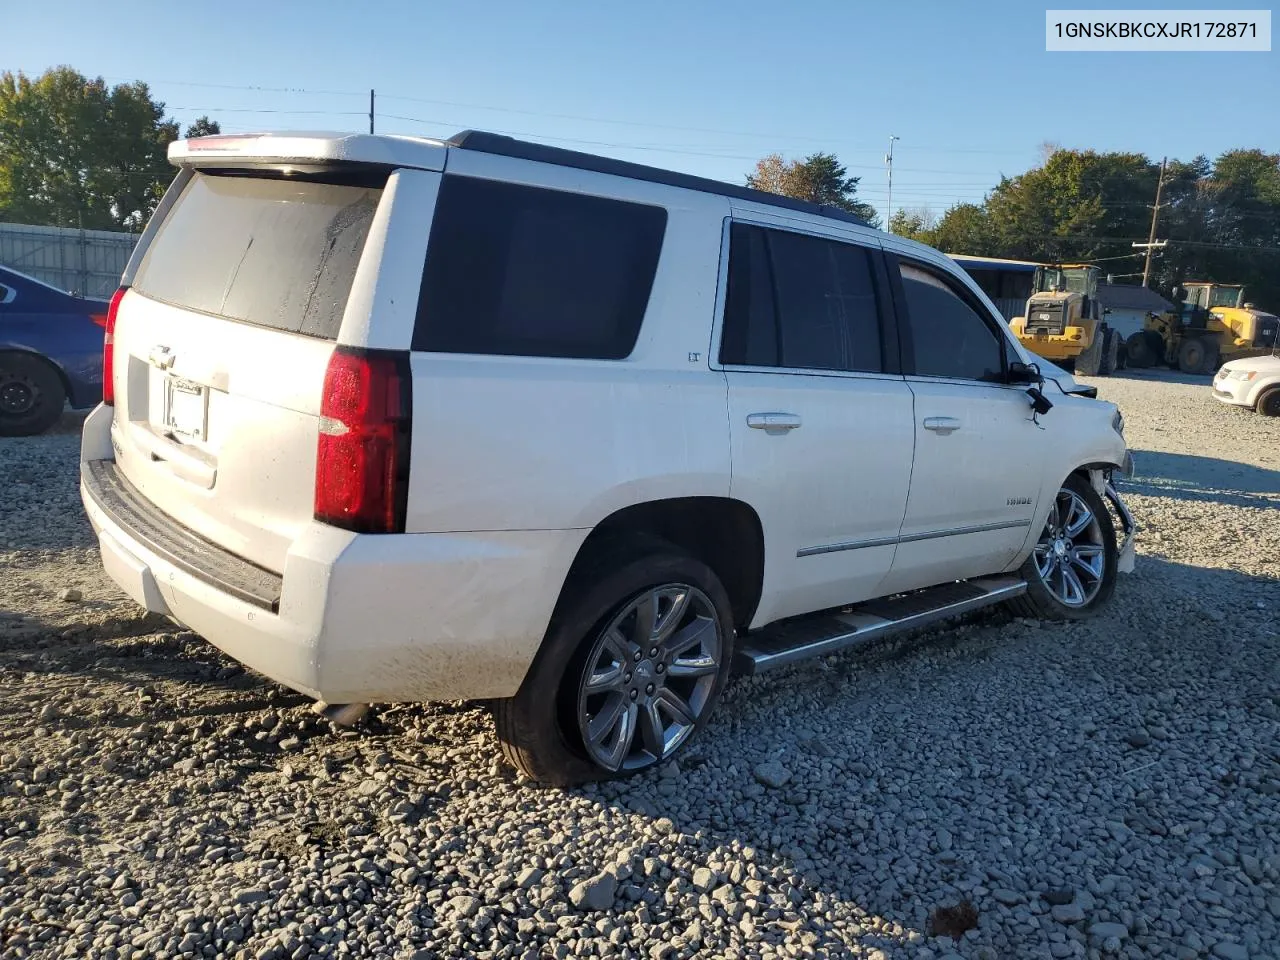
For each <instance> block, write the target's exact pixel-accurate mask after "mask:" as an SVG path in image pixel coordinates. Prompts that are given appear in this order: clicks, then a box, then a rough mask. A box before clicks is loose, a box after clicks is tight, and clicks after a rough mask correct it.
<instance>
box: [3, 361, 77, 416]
mask: <svg viewBox="0 0 1280 960" xmlns="http://www.w3.org/2000/svg"><path fill="white" fill-rule="evenodd" d="M66 402H67V392H66V389H65V388H64V387H63V386H62V378H61V377H59V376H58V371H56V370H55V369H54V368H53V367H52V366H50V365H49V364H48V363H47V362H46V361H45V360H43V359H41V358H40V357H38V356H34V355H32V354H26V353H5V354H0V437H34V436H35V435H36V434H39V433H44V432H45V431H46V430H48V429H49V428H50V427H51V426H53V425H54V424H55V423H57V422H58V418H59V417H61V416H62V408H63V406H64V405H65V404H66Z"/></svg>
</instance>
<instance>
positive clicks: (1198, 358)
mask: <svg viewBox="0 0 1280 960" xmlns="http://www.w3.org/2000/svg"><path fill="white" fill-rule="evenodd" d="M1208 354H1209V350H1208V347H1207V346H1206V344H1205V342H1204V341H1203V340H1201V339H1200V338H1199V337H1188V338H1187V339H1186V340H1183V341H1182V346H1180V347H1178V369H1179V370H1181V371H1182V372H1183V373H1203V372H1204V364H1205V360H1206V358H1207V357H1208Z"/></svg>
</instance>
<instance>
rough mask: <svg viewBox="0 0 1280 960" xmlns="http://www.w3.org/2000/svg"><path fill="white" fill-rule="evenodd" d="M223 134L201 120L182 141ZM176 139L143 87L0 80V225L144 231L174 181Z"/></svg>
mask: <svg viewBox="0 0 1280 960" xmlns="http://www.w3.org/2000/svg"><path fill="white" fill-rule="evenodd" d="M219 132H221V130H220V128H219V126H218V124H217V123H216V122H215V121H212V120H210V119H209V118H208V117H201V118H200V119H199V120H197V121H195V122H194V123H192V124H191V125H190V126H188V127H187V129H186V130H185V131H184V132H183V133H182V135H183V136H186V137H196V136H204V135H207V134H211V133H219ZM178 136H179V124H178V122H177V121H176V120H170V119H166V118H165V115H164V104H163V103H160V102H158V101H157V100H155V99H154V98H153V97H152V96H151V92H150V90H149V89H148V88H147V85H146V84H145V83H121V84H117V85H116V86H114V87H108V86H107V84H106V82H105V81H103V79H102V78H101V77H98V78H96V79H90V78H88V77H85V76H84V75H82V74H80V73H78V72H77V71H75V70H73V69H71V68H70V67H56V68H54V69H51V70H46V71H45V72H44V73H43V74H41V75H40V76H39V77H36V78H35V79H32V78H30V77H27V76H26V75H24V74H22V73H11V72H9V71H5V72H4V73H0V221H8V222H13V223H30V224H35V225H38V226H51V227H83V228H85V229H87V230H138V229H141V227H142V226H143V225H144V224H145V223H146V221H147V218H148V217H149V216H150V215H151V211H152V210H154V209H155V206H156V204H157V203H159V202H160V197H161V196H163V195H164V191H165V188H166V187H167V186H168V185H169V182H170V181H171V180H172V179H173V175H174V170H173V167H171V166H170V165H169V162H168V160H167V159H166V151H167V150H168V147H169V144H170V143H172V142H173V141H174V140H176V139H178Z"/></svg>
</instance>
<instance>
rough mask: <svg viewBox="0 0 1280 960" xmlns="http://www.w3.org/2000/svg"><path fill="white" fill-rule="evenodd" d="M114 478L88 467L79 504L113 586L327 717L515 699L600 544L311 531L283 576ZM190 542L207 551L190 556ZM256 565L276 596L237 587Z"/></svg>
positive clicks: (544, 536)
mask: <svg viewBox="0 0 1280 960" xmlns="http://www.w3.org/2000/svg"><path fill="white" fill-rule="evenodd" d="M104 414H105V417H104V416H103V415H104ZM110 416H111V411H110V409H108V408H101V407H100V408H99V409H98V410H96V411H95V412H94V413H93V414H92V415H90V417H89V419H88V420H87V421H86V424H85V433H86V437H85V450H86V451H90V452H91V451H93V450H95V449H101V444H100V439H99V440H94V439H93V438H91V437H90V432H91V431H98V430H109V427H110ZM106 462H107V463H110V462H109V461H106ZM111 468H114V464H113V463H111V464H110V468H109V467H107V466H104V465H103V463H101V462H98V463H96V465H95V461H93V460H86V461H84V462H82V465H81V476H82V479H81V495H82V499H83V500H84V506H85V511H86V512H87V513H88V516H89V520H90V522H91V523H92V525H93V528H94V530H95V531H96V532H97V534H98V540H99V545H100V548H101V552H102V560H103V566H104V567H105V569H106V571H107V573H108V574H109V575H110V576H111V577H112V579H114V580H115V581H116V583H118V584H119V585H120V586H121V588H122V589H124V591H125V592H126V593H128V594H129V595H130V596H131V597H132V598H133V599H134V600H136V601H137V602H138V603H140V604H142V605H143V606H145V607H146V608H147V609H149V610H152V611H155V612H157V613H161V614H164V615H166V616H169V617H172V618H173V619H174V620H176V621H178V622H179V623H181V624H183V625H184V626H186V627H188V628H189V629H191V630H192V631H194V632H195V633H198V634H199V635H201V636H202V637H204V638H205V639H207V640H208V641H209V642H211V643H213V644H214V645H215V646H217V647H218V648H219V649H221V650H223V651H224V652H225V653H227V654H229V655H230V656H232V657H234V658H235V659H236V660H239V661H240V662H241V663H243V664H244V665H245V666H247V667H250V668H252V669H253V670H256V671H257V672H259V673H262V674H265V675H266V676H267V677H270V678H271V679H272V680H275V681H277V682H278V683H281V684H284V685H285V686H287V687H290V688H292V689H294V690H298V691H300V692H302V693H305V694H307V695H308V696H311V697H315V698H317V699H320V700H325V701H327V702H329V703H352V702H381V703H388V702H399V701H420V700H470V699H488V698H495V697H507V696H511V695H513V694H514V693H515V692H516V690H517V689H518V688H519V686H520V683H521V682H522V681H523V679H524V675H525V673H526V672H527V670H528V667H529V664H530V663H531V662H532V661H533V657H534V655H535V654H536V652H537V649H538V646H539V644H540V643H541V641H542V636H543V633H544V632H545V630H546V625H547V623H548V621H549V620H550V616H551V610H552V607H553V606H554V604H555V602H556V599H557V597H558V595H559V592H560V588H561V586H562V583H563V579H564V576H565V574H566V573H567V571H568V569H569V566H570V564H571V563H572V562H573V558H574V556H575V555H576V553H577V550H578V547H579V546H581V544H582V541H583V540H584V539H585V537H586V534H587V531H585V530H567V531H516V532H497V533H458V534H400V535H390V536H367V535H366V536H361V535H357V534H353V533H350V532H348V531H344V530H339V529H337V528H334V527H329V526H326V525H324V524H319V523H313V524H309V525H308V526H307V527H306V528H305V529H304V530H303V532H302V534H301V535H300V536H299V537H298V538H297V539H296V540H295V542H294V544H293V546H292V547H291V549H290V550H289V553H288V556H287V559H286V562H285V569H284V573H283V574H282V575H277V574H274V573H271V572H270V571H262V570H260V569H259V568H256V567H253V566H252V565H251V564H247V563H246V561H244V560H242V559H240V558H238V557H235V556H234V555H231V554H228V553H226V552H225V551H222V550H220V548H218V547H217V546H216V545H213V544H209V543H208V542H207V541H201V539H200V538H199V537H196V536H195V535H194V534H192V533H191V531H188V530H184V529H183V528H181V527H180V526H178V525H177V524H176V523H174V522H173V521H171V520H167V521H166V520H164V515H163V514H159V516H158V517H157V516H155V515H148V514H147V508H148V506H149V504H147V502H146V501H145V500H143V501H142V503H141V504H139V503H136V502H130V501H129V499H128V496H127V495H128V492H129V490H128V488H127V487H120V486H119V485H116V486H114V487H113V486H112V484H111V483H110V481H109V478H111V477H112V476H113V473H114V471H113V469H111ZM116 476H118V475H116ZM121 479H122V478H121ZM122 491H123V492H122ZM113 494H114V496H113ZM150 509H151V510H152V511H154V510H155V508H154V507H151V508H150ZM155 513H157V514H158V511H155ZM192 542H195V545H196V547H198V548H200V549H194V550H192V551H191V552H188V553H186V554H183V553H182V552H181V551H180V549H179V545H180V544H182V543H192ZM201 551H203V552H201ZM213 551H216V552H217V553H218V554H221V556H215V555H213V553H212V552H213ZM245 566H248V567H251V568H252V570H255V571H258V580H257V581H256V583H257V585H258V586H260V587H261V586H263V585H264V584H265V588H264V589H263V590H260V591H259V594H256V595H255V594H253V593H252V592H250V593H247V594H246V592H245V591H244V590H243V589H238V588H237V585H238V586H239V587H240V588H242V587H243V586H244V581H243V575H244V574H245V573H246V572H247V571H245V570H244V569H243V567H245ZM237 574H238V575H240V579H237V578H236V575H237ZM272 578H274V581H273V580H272ZM273 583H274V586H273ZM272 589H278V593H277V595H276V596H275V598H274V600H272V598H271V597H270V592H271V590H272ZM263 594H265V596H264V595H263Z"/></svg>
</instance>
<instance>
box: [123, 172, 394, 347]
mask: <svg viewBox="0 0 1280 960" xmlns="http://www.w3.org/2000/svg"><path fill="white" fill-rule="evenodd" d="M381 195H382V189H381V187H378V186H368V185H356V184H351V183H331V182H318V181H314V180H298V179H287V178H284V177H265V176H262V177H259V176H244V175H213V174H207V173H197V174H196V175H195V176H194V177H193V178H192V180H191V182H190V183H188V184H187V186H186V188H185V189H184V190H183V192H182V194H181V196H179V197H178V199H177V201H176V202H175V203H174V205H173V208H172V209H171V210H170V211H169V215H168V216H167V217H165V219H164V221H163V222H162V223H161V224H160V228H159V230H158V231H157V232H156V235H155V237H154V238H153V239H152V241H151V245H150V246H149V247H148V249H147V251H146V254H145V255H144V257H143V259H142V263H141V265H140V266H139V268H138V271H137V274H136V276H135V277H134V282H133V287H134V289H135V290H136V291H137V292H138V293H141V294H143V295H144V296H147V297H151V298H152V299H155V300H162V301H164V302H165V303H171V304H173V305H175V306H179V307H184V308H186V309H189V310H197V311H199V312H201V313H208V314H213V315H215V316H219V317H226V318H228V319H231V320H239V321H241V322H243V323H252V324H255V325H258V326H264V327H273V328H275V329H277V330H284V331H287V332H289V333H300V334H305V335H307V336H312V337H323V338H326V339H330V340H332V339H336V338H337V336H338V329H339V327H340V326H341V325H342V313H343V310H345V309H346V305H347V297H348V295H349V294H350V293H351V283H352V280H353V279H354V277H355V272H356V266H357V264H358V263H359V262H360V254H361V253H362V252H363V251H364V243H365V238H366V237H367V236H368V234H369V224H370V223H371V221H372V220H373V214H374V211H375V210H376V209H377V207H378V201H379V199H380V197H381Z"/></svg>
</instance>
